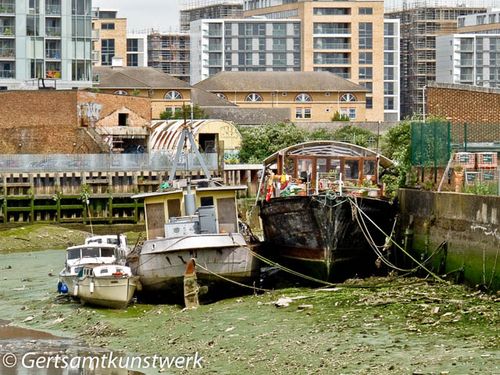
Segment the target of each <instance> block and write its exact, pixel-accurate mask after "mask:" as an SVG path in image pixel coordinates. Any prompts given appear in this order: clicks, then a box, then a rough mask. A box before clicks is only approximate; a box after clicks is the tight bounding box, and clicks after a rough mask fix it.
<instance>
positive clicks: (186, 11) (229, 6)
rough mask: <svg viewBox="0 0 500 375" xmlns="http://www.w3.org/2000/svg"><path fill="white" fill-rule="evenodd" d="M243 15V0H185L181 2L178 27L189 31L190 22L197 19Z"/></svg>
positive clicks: (182, 30) (183, 30)
mask: <svg viewBox="0 0 500 375" xmlns="http://www.w3.org/2000/svg"><path fill="white" fill-rule="evenodd" d="M239 17H243V0H195V1H193V0H187V1H184V2H183V3H182V4H181V9H180V29H181V32H189V30H190V23H191V22H193V21H196V20H199V19H216V18H239Z"/></svg>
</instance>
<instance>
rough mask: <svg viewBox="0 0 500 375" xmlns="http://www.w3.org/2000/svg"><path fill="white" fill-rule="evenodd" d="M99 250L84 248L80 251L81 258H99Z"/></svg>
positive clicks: (96, 248)
mask: <svg viewBox="0 0 500 375" xmlns="http://www.w3.org/2000/svg"><path fill="white" fill-rule="evenodd" d="M99 250H100V249H99V248H98V247H95V248H90V247H84V248H83V249H82V258H97V257H98V256H99Z"/></svg>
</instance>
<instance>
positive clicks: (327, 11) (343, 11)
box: [313, 8, 351, 16]
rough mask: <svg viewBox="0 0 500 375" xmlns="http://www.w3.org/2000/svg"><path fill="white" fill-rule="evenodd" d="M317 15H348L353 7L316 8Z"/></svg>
mask: <svg viewBox="0 0 500 375" xmlns="http://www.w3.org/2000/svg"><path fill="white" fill-rule="evenodd" d="M313 12H314V15H315V16H348V15H349V14H351V8H314V11H313Z"/></svg>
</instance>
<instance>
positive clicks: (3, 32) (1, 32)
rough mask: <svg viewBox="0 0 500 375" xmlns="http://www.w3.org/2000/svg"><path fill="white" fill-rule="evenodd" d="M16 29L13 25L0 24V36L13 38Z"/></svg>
mask: <svg viewBox="0 0 500 375" xmlns="http://www.w3.org/2000/svg"><path fill="white" fill-rule="evenodd" d="M15 34H16V30H15V28H14V26H0V37H2V36H3V37H12V38H14V36H15Z"/></svg>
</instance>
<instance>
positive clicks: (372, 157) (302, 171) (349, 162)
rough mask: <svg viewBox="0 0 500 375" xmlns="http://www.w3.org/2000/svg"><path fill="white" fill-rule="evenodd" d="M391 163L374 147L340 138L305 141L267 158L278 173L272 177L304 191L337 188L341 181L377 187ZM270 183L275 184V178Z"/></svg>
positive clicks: (348, 184)
mask: <svg viewBox="0 0 500 375" xmlns="http://www.w3.org/2000/svg"><path fill="white" fill-rule="evenodd" d="M391 165H392V161H391V160H389V159H388V158H386V157H384V156H382V155H380V154H378V153H377V152H375V151H373V150H370V149H367V148H364V147H361V146H357V145H354V144H350V143H345V142H337V141H312V142H305V143H301V144H298V145H294V146H291V147H287V148H284V149H282V150H280V151H278V152H276V153H275V154H273V155H271V156H270V157H268V158H267V159H266V160H265V161H264V167H265V168H266V169H267V170H268V171H274V173H275V175H274V176H273V177H271V180H272V179H274V181H275V182H276V181H277V182H279V185H280V187H281V186H285V185H288V186H290V185H291V183H293V184H295V186H296V187H297V190H299V189H300V191H301V193H303V194H311V193H313V192H320V191H326V190H335V185H337V186H338V185H339V181H341V184H342V185H343V186H345V187H346V188H347V189H349V187H353V188H355V187H373V188H374V189H376V187H377V186H378V185H379V182H380V181H379V176H380V173H381V171H382V170H383V169H385V168H388V167H390V166H391ZM269 174H270V173H269V172H268V179H269ZM271 174H272V173H271ZM268 186H269V187H271V182H269V184H268ZM278 190H279V189H278ZM279 193H280V192H278V196H279Z"/></svg>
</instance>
